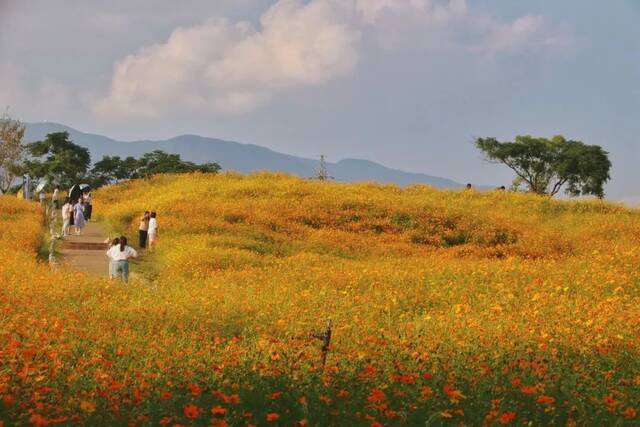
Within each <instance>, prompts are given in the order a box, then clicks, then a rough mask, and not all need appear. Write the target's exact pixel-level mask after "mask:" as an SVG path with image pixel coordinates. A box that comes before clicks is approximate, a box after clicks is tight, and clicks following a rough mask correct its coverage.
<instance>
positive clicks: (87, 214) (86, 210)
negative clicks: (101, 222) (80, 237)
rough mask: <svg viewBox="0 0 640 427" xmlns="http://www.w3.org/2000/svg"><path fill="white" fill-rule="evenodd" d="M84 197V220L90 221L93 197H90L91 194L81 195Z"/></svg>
mask: <svg viewBox="0 0 640 427" xmlns="http://www.w3.org/2000/svg"><path fill="white" fill-rule="evenodd" d="M83 197H84V213H85V215H84V216H85V219H86V220H87V222H88V221H91V214H92V213H93V205H92V204H91V202H92V201H93V197H92V196H91V192H89V193H87V194H86V195H83Z"/></svg>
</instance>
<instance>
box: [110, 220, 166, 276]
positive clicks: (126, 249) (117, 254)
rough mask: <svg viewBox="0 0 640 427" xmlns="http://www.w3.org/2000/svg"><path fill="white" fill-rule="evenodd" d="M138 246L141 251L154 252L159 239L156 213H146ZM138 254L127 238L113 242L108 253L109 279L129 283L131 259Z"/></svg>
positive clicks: (140, 229)
mask: <svg viewBox="0 0 640 427" xmlns="http://www.w3.org/2000/svg"><path fill="white" fill-rule="evenodd" d="M138 237H139V241H138V246H139V248H140V249H147V248H148V249H149V250H153V249H154V248H155V244H156V241H157V238H158V220H157V214H156V213H155V212H149V211H145V213H144V215H143V216H142V218H141V219H140V225H139V226H138ZM137 257H138V252H137V251H136V250H135V249H133V248H132V247H131V246H129V245H128V240H127V238H126V237H125V236H120V237H118V238H116V239H114V240H113V241H112V242H111V247H110V248H109V250H108V251H107V258H109V278H111V279H118V278H119V279H121V280H122V281H123V282H125V283H126V282H128V281H129V259H131V258H137Z"/></svg>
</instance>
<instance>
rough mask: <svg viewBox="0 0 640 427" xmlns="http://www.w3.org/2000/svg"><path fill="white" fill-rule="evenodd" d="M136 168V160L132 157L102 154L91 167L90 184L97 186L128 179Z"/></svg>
mask: <svg viewBox="0 0 640 427" xmlns="http://www.w3.org/2000/svg"><path fill="white" fill-rule="evenodd" d="M137 169H138V160H137V159H135V158H134V157H127V158H125V159H124V160H123V159H121V158H120V157H119V156H113V157H111V156H104V157H102V160H100V161H99V162H96V163H95V164H94V165H93V168H92V169H91V179H90V181H91V186H92V187H93V188H98V187H102V186H103V185H109V184H115V183H118V182H119V181H123V180H126V179H130V178H131V177H132V176H133V175H134V174H135V173H136V170H137Z"/></svg>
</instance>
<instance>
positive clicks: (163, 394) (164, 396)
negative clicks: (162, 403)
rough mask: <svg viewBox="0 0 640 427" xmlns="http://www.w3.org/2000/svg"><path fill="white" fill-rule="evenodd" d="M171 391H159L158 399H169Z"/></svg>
mask: <svg viewBox="0 0 640 427" xmlns="http://www.w3.org/2000/svg"><path fill="white" fill-rule="evenodd" d="M171 396H172V395H171V392H170V391H161V392H160V399H162V400H169V399H171Z"/></svg>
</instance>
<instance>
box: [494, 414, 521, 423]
mask: <svg viewBox="0 0 640 427" xmlns="http://www.w3.org/2000/svg"><path fill="white" fill-rule="evenodd" d="M516 417H517V414H516V413H515V412H505V413H503V414H502V415H500V418H498V422H499V423H500V424H509V423H510V422H511V421H513V420H515V419H516Z"/></svg>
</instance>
